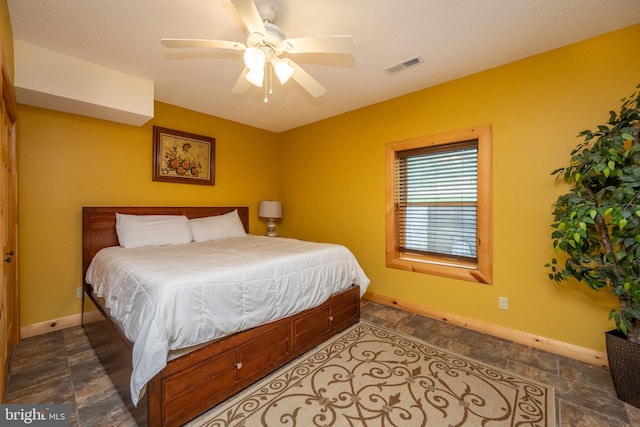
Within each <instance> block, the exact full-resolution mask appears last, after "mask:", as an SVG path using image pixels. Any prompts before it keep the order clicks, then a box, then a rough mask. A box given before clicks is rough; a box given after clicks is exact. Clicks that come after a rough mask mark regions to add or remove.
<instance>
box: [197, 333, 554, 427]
mask: <svg viewBox="0 0 640 427" xmlns="http://www.w3.org/2000/svg"><path fill="white" fill-rule="evenodd" d="M190 425H193V426H198V427H223V426H224V427H251V426H268V427H280V426H291V427H294V426H296V427H311V426H318V427H328V426H337V427H343V426H345V427H346V426H367V427H371V426H376V427H383V426H384V427H391V426H398V427H407V426H432V427H449V426H486V427H490V426H530V427H534V426H536V427H553V426H555V407H554V390H553V388H551V387H547V386H545V385H542V384H539V383H537V382H534V381H532V380H530V379H527V378H523V377H520V376H517V375H514V374H512V373H509V372H506V371H504V370H501V369H496V368H494V367H491V366H488V365H486V364H483V363H480V362H478V361H475V360H472V359H469V358H466V357H461V356H458V355H455V354H452V353H450V352H448V351H445V350H442V349H440V348H438V347H435V346H433V345H430V344H428V343H426V342H424V341H421V340H419V339H417V338H414V337H411V336H408V335H403V334H400V333H397V332H394V331H391V330H388V329H384V328H381V327H379V326H376V325H373V324H370V323H367V322H365V321H361V322H360V323H359V324H357V325H355V326H353V327H351V328H349V329H348V330H346V331H345V332H343V333H342V334H340V335H339V336H337V337H334V338H333V339H331V340H329V341H327V342H326V343H324V344H322V345H320V346H318V347H316V348H315V349H313V350H311V351H309V352H308V353H306V354H305V355H303V356H301V357H300V358H298V359H296V360H295V361H293V362H291V363H290V364H288V365H286V366H285V367H284V368H282V369H281V370H279V371H277V372H275V373H273V374H271V375H270V376H268V377H266V378H265V379H263V380H262V381H260V382H258V383H256V384H254V385H253V386H251V387H249V388H248V389H246V390H245V391H243V392H242V393H241V394H239V395H237V396H235V397H234V398H231V399H230V400H228V401H226V402H224V403H222V404H221V405H219V406H218V407H216V408H214V409H213V410H212V411H210V412H209V413H207V414H205V415H204V416H202V417H200V418H199V419H197V420H196V421H195V422H193V423H192V424H190Z"/></svg>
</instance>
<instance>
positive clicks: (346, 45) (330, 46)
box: [283, 36, 356, 53]
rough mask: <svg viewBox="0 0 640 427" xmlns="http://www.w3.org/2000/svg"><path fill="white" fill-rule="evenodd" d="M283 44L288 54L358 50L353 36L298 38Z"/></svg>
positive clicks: (350, 51) (352, 51)
mask: <svg viewBox="0 0 640 427" xmlns="http://www.w3.org/2000/svg"><path fill="white" fill-rule="evenodd" d="M283 43H284V50H285V52H288V53H354V52H355V50H356V43H355V41H354V40H353V37H352V36H318V37H298V38H293V39H287V40H285V41H284V42H283Z"/></svg>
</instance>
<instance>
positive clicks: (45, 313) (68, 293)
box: [18, 103, 279, 326]
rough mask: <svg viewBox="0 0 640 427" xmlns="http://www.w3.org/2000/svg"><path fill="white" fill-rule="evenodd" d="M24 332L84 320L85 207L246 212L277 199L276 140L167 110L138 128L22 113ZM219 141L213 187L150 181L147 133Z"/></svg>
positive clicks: (258, 226) (253, 221)
mask: <svg viewBox="0 0 640 427" xmlns="http://www.w3.org/2000/svg"><path fill="white" fill-rule="evenodd" d="M18 117H19V119H18V135H19V136H18V138H19V147H20V155H19V167H18V170H19V190H18V196H19V210H20V213H19V222H20V227H19V230H20V301H21V325H22V326H26V325H31V324H34V323H39V322H43V321H48V320H53V319H57V318H61V317H65V316H69V315H72V314H77V313H79V312H80V300H79V299H76V296H75V295H76V288H77V287H79V286H82V259H81V258H82V252H81V249H82V237H81V226H82V219H81V211H82V206H101V205H103V206H118V205H148V206H154V205H156V206H167V205H174V206H203V205H217V206H237V205H242V206H249V207H250V210H249V211H250V221H249V222H250V227H251V231H252V232H254V233H260V234H262V233H264V230H265V226H266V225H265V223H264V222H263V221H262V220H259V219H258V217H257V212H258V204H259V202H260V200H261V199H277V198H278V197H279V193H278V185H277V184H278V170H277V164H278V158H277V156H278V150H277V135H276V134H274V133H272V132H267V131H263V130H259V129H256V128H252V127H249V126H244V125H240V124H237V123H234V122H230V121H227V120H223V119H219V118H215V117H211V116H207V115H204V114H200V113H196V112H193V111H189V110H185V109H182V108H178V107H174V106H171V105H168V104H162V103H156V104H155V118H154V119H153V120H152V121H151V122H149V123H147V124H146V125H145V126H142V127H133V126H128V125H122V124H116V123H112V122H107V121H102V120H96V119H91V118H86V117H81V116H77V115H71V114H65V113H57V112H53V111H50V110H45V109H40V108H34V107H28V106H24V105H19V109H18ZM153 125H157V126H162V127H167V128H171V129H178V130H183V131H187V132H191V133H196V134H199V135H207V136H213V137H215V138H216V183H215V186H205V185H189V184H175V183H166V182H155V181H152V179H151V157H152V126H153Z"/></svg>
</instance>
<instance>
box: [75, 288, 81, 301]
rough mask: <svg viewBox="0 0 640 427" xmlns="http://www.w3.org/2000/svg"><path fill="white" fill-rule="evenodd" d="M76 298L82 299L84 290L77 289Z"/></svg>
mask: <svg viewBox="0 0 640 427" xmlns="http://www.w3.org/2000/svg"><path fill="white" fill-rule="evenodd" d="M76 298H78V299H81V298H82V288H76Z"/></svg>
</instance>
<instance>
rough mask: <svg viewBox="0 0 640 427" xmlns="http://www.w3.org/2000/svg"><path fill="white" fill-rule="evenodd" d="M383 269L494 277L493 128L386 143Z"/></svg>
mask: <svg viewBox="0 0 640 427" xmlns="http://www.w3.org/2000/svg"><path fill="white" fill-rule="evenodd" d="M386 204H387V221H386V228H387V230H386V246H387V248H386V250H387V266H388V267H393V268H400V269H404V270H410V271H416V272H419V273H427V274H435V275H440V276H446V277H452V278H457V279H463V280H469V281H474V282H480V283H491V280H492V242H491V234H492V225H491V205H492V203H491V127H490V126H483V127H477V128H472V129H466V130H462V131H456V132H450V133H446V134H439V135H431V136H427V137H422V138H416V139H412V140H408V141H400V142H394V143H390V144H388V145H387V202H386Z"/></svg>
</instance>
